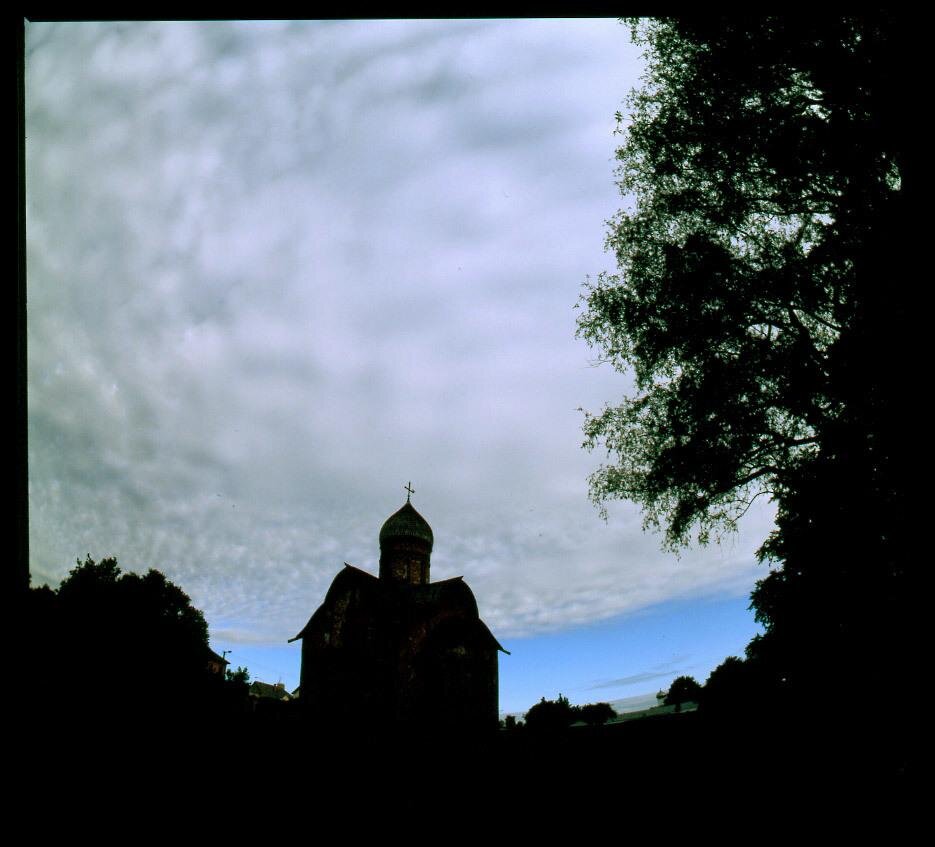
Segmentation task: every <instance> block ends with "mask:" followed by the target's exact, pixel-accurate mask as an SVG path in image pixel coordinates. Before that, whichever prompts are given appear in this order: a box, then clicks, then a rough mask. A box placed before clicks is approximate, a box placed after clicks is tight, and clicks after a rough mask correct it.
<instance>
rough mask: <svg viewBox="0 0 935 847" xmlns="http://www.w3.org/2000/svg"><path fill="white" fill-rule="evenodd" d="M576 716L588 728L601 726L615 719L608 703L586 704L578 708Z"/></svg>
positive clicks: (615, 714)
mask: <svg viewBox="0 0 935 847" xmlns="http://www.w3.org/2000/svg"><path fill="white" fill-rule="evenodd" d="M578 716H579V717H580V718H581V720H583V721H584V722H585V723H586V724H588V726H601V725H603V724H605V723H607V721H611V720H613V719H614V718H615V717H617V713H616V712H615V711H614V709H613V707H612V706H611V705H610V703H588V704H587V705H585V706H579V707H578Z"/></svg>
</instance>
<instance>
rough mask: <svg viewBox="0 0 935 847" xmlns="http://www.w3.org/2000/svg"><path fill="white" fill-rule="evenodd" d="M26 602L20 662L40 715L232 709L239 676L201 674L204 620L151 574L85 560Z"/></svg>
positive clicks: (109, 561)
mask: <svg viewBox="0 0 935 847" xmlns="http://www.w3.org/2000/svg"><path fill="white" fill-rule="evenodd" d="M28 605H29V623H28V626H29V629H28V633H29V639H28V644H27V646H26V657H27V664H28V666H29V674H30V677H31V679H32V680H33V682H34V685H35V689H36V691H37V692H38V697H39V700H40V701H41V703H42V706H43V708H54V709H57V710H58V712H59V714H69V715H72V716H74V715H76V714H83V715H85V716H86V717H91V716H93V717H94V719H95V720H105V719H107V718H108V716H109V717H110V718H111V719H117V718H118V717H119V718H120V719H128V720H129V719H133V718H134V717H139V716H142V715H156V714H158V715H159V716H160V718H161V719H163V720H165V719H166V718H168V717H170V716H173V715H174V716H176V717H182V716H185V715H189V716H191V715H194V714H196V713H204V712H205V710H206V709H207V710H213V711H215V712H216V711H217V710H218V709H228V710H234V709H236V708H237V706H238V704H237V703H235V702H234V701H235V700H236V696H234V695H236V694H237V690H238V686H237V685H236V684H234V682H236V681H237V677H238V675H239V674H240V672H243V675H244V676H245V673H246V671H245V669H241V668H238V672H237V673H236V674H235V675H234V677H235V679H234V682H232V683H230V684H229V683H226V682H225V680H224V678H223V677H222V676H221V675H220V674H215V673H211V672H210V671H209V669H208V659H209V657H210V656H211V653H210V651H209V647H208V626H207V623H206V621H205V618H204V615H203V614H202V613H201V612H200V611H199V610H198V609H196V608H195V607H194V606H193V605H192V603H191V600H190V598H189V596H188V595H187V594H186V593H185V592H184V591H183V590H182V589H181V588H179V587H178V586H177V585H175V584H174V583H172V582H171V581H170V580H168V579H166V577H165V576H164V575H163V574H162V573H160V572H159V571H157V570H153V569H151V570H149V571H148V572H147V573H145V574H142V575H140V574H136V573H124V572H123V571H121V569H120V567H119V566H118V564H117V560H116V559H114V558H105V559H102V560H101V561H100V562H95V561H94V560H93V559H91V557H90V556H88V557H87V558H86V560H85V561H84V562H81V561H80V560H79V561H78V562H77V564H76V566H75V567H74V568H73V569H72V570H71V572H70V573H69V574H68V576H67V577H66V578H65V579H64V580H63V581H62V583H61V585H60V586H59V588H58V590H57V591H52V590H51V589H49V588H48V587H46V586H43V587H42V588H39V589H31V590H30V592H29V597H28ZM245 678H246V677H245ZM240 687H244V688H245V686H244V685H242V686H240Z"/></svg>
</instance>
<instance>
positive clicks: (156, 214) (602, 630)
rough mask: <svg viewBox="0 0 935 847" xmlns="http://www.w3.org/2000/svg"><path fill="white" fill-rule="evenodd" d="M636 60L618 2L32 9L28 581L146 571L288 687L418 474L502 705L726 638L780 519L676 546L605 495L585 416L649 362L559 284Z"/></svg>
mask: <svg viewBox="0 0 935 847" xmlns="http://www.w3.org/2000/svg"><path fill="white" fill-rule="evenodd" d="M640 72H641V60H640V56H639V52H638V50H637V49H636V48H635V47H633V46H632V45H631V44H630V43H629V38H628V32H627V30H626V28H625V27H624V26H622V25H620V24H618V23H617V22H616V21H612V20H571V21H568V20H564V21H560V20H550V21H509V20H485V21H422V22H420V21H372V22H371V21H334V22H300V23H290V22H275V23H259V22H243V23H237V22H233V23H231V22H218V23H189V22H183V23H104V24H97V23H36V24H33V23H29V24H27V32H26V130H27V146H26V157H27V161H26V167H27V172H26V184H27V208H26V214H27V228H28V236H27V238H28V277H27V296H28V304H27V315H28V337H27V343H28V357H29V370H28V378H29V385H28V391H29V468H30V491H29V506H30V535H29V537H30V557H31V571H32V578H33V584H42V583H44V582H48V583H49V584H51V585H56V584H57V583H58V581H59V580H60V579H61V578H62V577H63V576H64V575H65V574H66V573H67V572H68V570H69V569H70V568H71V567H72V566H73V565H74V562H75V559H76V557H79V556H80V557H82V558H83V557H84V556H85V555H86V554H90V555H91V556H92V557H94V558H100V557H103V556H108V555H114V556H116V557H117V558H118V560H119V561H120V564H121V566H122V567H124V568H125V569H127V570H136V571H145V570H146V569H148V568H150V567H155V568H158V569H159V570H161V571H163V572H164V573H165V574H166V575H167V576H168V577H169V578H170V579H172V580H173V581H175V582H176V583H178V584H179V585H181V586H182V587H183V588H184V589H185V590H186V591H187V592H188V593H189V594H190V595H191V597H192V600H193V602H194V604H195V605H196V606H197V607H198V608H200V609H202V610H203V611H204V613H205V616H206V617H207V620H208V622H209V625H210V629H211V636H212V644H213V646H214V647H215V649H218V650H220V649H230V650H231V651H232V653H231V655H230V658H231V660H232V662H233V663H234V664H235V665H236V664H246V665H247V666H248V667H249V668H250V670H251V673H252V675H253V676H254V677H255V678H260V679H265V680H269V681H275V679H274V677H275V678H281V679H282V680H283V681H285V682H286V683H287V685H289V686H290V687H292V686H294V685H295V684H297V681H298V671H299V649H298V645H296V644H293V645H286V643H285V642H286V640H287V639H288V638H291V637H292V636H293V635H295V634H296V633H297V632H298V631H299V630H300V629H301V628H302V626H303V625H304V624H305V622H306V621H307V619H308V617H309V616H310V615H311V613H312V612H313V611H314V610H315V608H316V607H317V606H318V604H319V603H320V602H321V600H322V599H323V596H324V593H325V591H326V590H327V588H328V586H329V584H330V582H331V580H332V578H333V577H334V575H335V573H336V572H337V571H338V570H339V569H340V568H341V566H342V563H343V562H345V561H347V562H351V563H353V564H355V565H358V566H359V567H362V568H364V569H367V570H370V571H372V572H376V569H377V560H378V557H379V549H378V544H377V533H378V532H379V528H380V525H381V524H382V522H383V521H384V519H385V518H386V517H387V516H388V515H389V514H391V513H392V512H393V511H395V510H396V509H397V508H398V507H399V506H400V505H401V504H402V503H403V502H404V500H405V492H404V490H403V486H404V485H405V484H406V483H407V482H408V481H410V480H411V481H412V485H413V487H414V488H415V492H416V493H415V495H414V496H413V504H414V505H415V506H416V508H417V509H419V511H420V512H421V513H422V514H423V515H424V516H425V517H426V519H427V520H428V521H429V522H430V524H431V525H432V527H433V530H434V533H435V549H434V552H433V555H432V577H433V579H443V578H446V577H450V576H455V575H459V574H461V575H463V576H464V577H465V579H466V580H467V582H468V584H469V585H470V586H471V588H472V589H473V590H474V593H475V595H476V596H477V600H478V605H479V607H480V610H481V615H482V617H483V618H484V619H485V621H486V622H487V623H488V625H489V626H490V628H491V629H492V630H493V632H494V633H495V634H496V636H497V637H498V639H499V640H500V641H501V643H503V644H504V646H505V647H506V648H507V649H509V650H511V651H512V655H510V656H502V657H501V662H500V667H501V705H502V706H503V707H504V708H506V709H510V710H518V709H521V708H525V707H527V706H529V705H530V704H531V703H532V702H535V701H536V700H538V698H539V697H540V696H548V697H554V696H555V695H556V694H557V693H558V691H562V692H564V693H566V694H568V695H569V696H570V698H571V699H572V702H589V701H593V700H596V699H601V700H610V699H616V698H621V697H627V696H631V695H638V694H642V693H645V692H647V691H655V690H656V689H657V688H659V687H660V686H663V687H664V685H665V684H667V682H668V681H671V679H672V678H673V677H674V676H675V675H677V674H679V673H692V674H694V675H696V676H697V677H698V678H699V679H701V680H703V679H704V677H706V675H707V673H708V672H709V671H710V670H711V669H712V668H713V667H714V666H715V665H716V664H718V663H719V662H720V661H721V659H723V658H724V657H725V656H726V655H728V654H732V653H733V654H736V653H739V652H740V651H741V650H742V648H743V646H744V644H745V643H746V642H747V641H748V640H749V638H750V636H751V635H752V633H753V632H754V631H755V626H754V623H753V621H752V617H751V614H750V612H749V611H747V610H746V606H747V604H748V602H749V601H748V599H747V595H748V594H749V591H750V589H751V588H752V586H753V583H754V581H755V579H757V578H758V577H761V576H763V575H764V570H763V569H762V567H760V566H757V565H756V564H755V562H754V559H753V551H754V550H755V549H756V547H757V546H758V544H759V543H760V542H761V541H762V539H763V537H764V536H765V534H766V533H767V532H768V530H769V528H770V525H771V518H770V516H771V512H770V510H769V507H768V506H764V507H760V508H755V509H753V510H751V512H750V514H749V515H748V518H747V519H746V523H745V525H744V526H743V527H742V530H741V533H740V535H738V536H737V537H735V538H732V539H729V540H728V541H727V542H726V543H724V544H723V545H721V546H712V547H708V548H702V549H700V550H698V549H696V550H688V551H685V552H684V553H683V554H682V555H681V557H678V558H677V557H675V556H674V555H672V554H668V553H664V552H662V551H661V549H660V539H659V537H658V536H654V535H651V534H645V533H643V532H642V531H641V516H640V513H639V510H638V508H637V507H636V506H634V505H632V504H626V503H619V504H614V505H613V506H612V508H611V509H610V515H609V519H608V520H607V521H606V522H604V521H603V520H602V519H601V518H600V517H599V515H598V513H597V511H596V509H595V508H594V507H593V506H592V505H591V504H590V502H589V501H588V499H587V477H588V474H589V473H590V472H591V471H592V470H594V469H595V468H596V467H597V466H598V464H600V462H601V461H602V459H603V456H601V455H598V454H596V453H595V454H589V453H587V452H585V451H584V450H582V448H581V443H582V441H583V434H582V431H581V424H582V420H583V415H582V413H581V411H579V409H580V408H582V407H583V408H585V409H589V410H592V411H597V410H599V409H600V407H601V406H602V405H603V404H604V403H605V402H608V401H611V402H614V401H617V400H619V399H620V398H621V397H622V396H623V394H624V393H625V392H626V391H627V390H628V388H629V385H630V383H629V380H628V379H627V377H626V376H625V375H621V374H618V373H615V372H614V371H612V370H611V369H610V368H608V367H607V366H596V364H595V359H596V358H597V356H598V354H597V351H593V350H589V349H588V347H587V346H586V345H585V343H584V342H582V341H578V340H576V339H575V337H574V331H575V317H576V314H577V313H576V311H575V308H574V307H575V304H576V302H577V301H578V297H579V295H580V293H581V284H582V283H583V282H584V280H585V278H586V277H587V276H588V275H591V276H593V275H596V274H597V273H598V272H600V271H602V270H612V268H613V260H612V257H611V256H609V255H607V254H605V253H604V251H603V240H604V234H605V224H604V221H605V220H606V219H607V218H608V217H609V216H610V215H611V214H612V213H613V212H614V210H615V209H616V208H618V207H619V206H620V205H621V204H622V202H623V199H622V198H621V197H620V196H619V194H618V192H617V188H616V186H615V184H614V175H613V169H614V149H615V147H616V146H617V145H618V144H619V141H620V139H619V138H618V137H616V136H614V134H613V130H614V113H615V112H616V111H617V110H618V109H621V108H623V107H622V101H623V99H624V97H625V96H626V93H627V91H628V90H629V89H630V88H631V87H632V86H634V85H636V84H638V79H639V74H640Z"/></svg>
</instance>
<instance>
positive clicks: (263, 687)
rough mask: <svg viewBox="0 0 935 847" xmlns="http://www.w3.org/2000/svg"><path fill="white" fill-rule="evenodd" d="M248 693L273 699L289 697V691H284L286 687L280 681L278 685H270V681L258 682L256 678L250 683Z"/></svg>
mask: <svg viewBox="0 0 935 847" xmlns="http://www.w3.org/2000/svg"><path fill="white" fill-rule="evenodd" d="M250 694H252V695H254V696H255V697H270V698H272V699H274V700H288V699H289V692H288V691H286V687H285V686H284V685H282V684H281V683H280V684H278V685H270V683H268V682H260V680H258V679H257V680H254V681H253V682H251V683H250Z"/></svg>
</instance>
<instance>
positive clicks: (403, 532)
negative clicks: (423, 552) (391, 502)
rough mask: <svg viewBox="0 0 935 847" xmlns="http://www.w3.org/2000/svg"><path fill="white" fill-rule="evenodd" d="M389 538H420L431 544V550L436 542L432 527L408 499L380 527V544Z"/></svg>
mask: <svg viewBox="0 0 935 847" xmlns="http://www.w3.org/2000/svg"><path fill="white" fill-rule="evenodd" d="M389 538H418V539H419V540H421V541H424V542H425V543H426V544H428V545H429V550H430V551H431V549H432V545H433V544H434V542H435V539H434V536H433V535H432V527H430V526H429V524H428V521H426V519H425V518H423V517H422V515H420V514H419V513H418V512H417V511H416V510H415V509H414V508H413V505H412V503H410V502H409V501H408V500H407V501H406V503H405V505H404V506H403V507H402V508H401V509H400V510H399V511H398V512H394V513H393V514H392V515H390V516H389V517H388V518H387V519H386V522H385V523H384V524H383V527H382V528H381V529H380V546H381V547H382V546H383V542H384V541H386V540H387V539H389Z"/></svg>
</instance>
